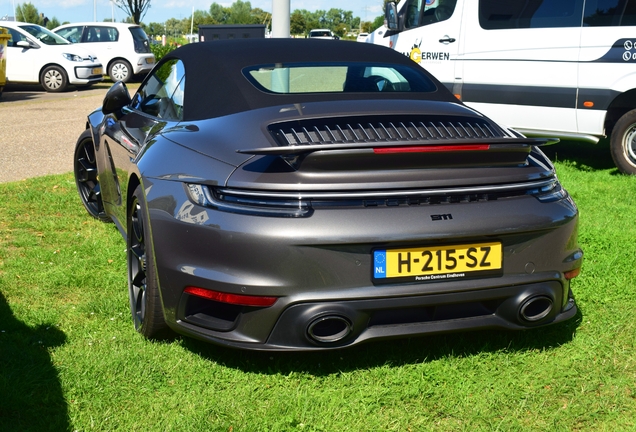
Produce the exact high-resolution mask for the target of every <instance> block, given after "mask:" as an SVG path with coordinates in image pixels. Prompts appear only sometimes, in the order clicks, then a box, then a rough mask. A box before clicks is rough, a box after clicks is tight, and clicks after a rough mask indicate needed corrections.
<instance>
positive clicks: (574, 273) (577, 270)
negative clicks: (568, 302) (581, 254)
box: [563, 267, 581, 280]
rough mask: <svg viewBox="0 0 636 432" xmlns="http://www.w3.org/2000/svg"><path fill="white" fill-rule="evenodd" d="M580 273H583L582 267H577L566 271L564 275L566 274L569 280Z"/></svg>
mask: <svg viewBox="0 0 636 432" xmlns="http://www.w3.org/2000/svg"><path fill="white" fill-rule="evenodd" d="M580 274H581V267H579V268H576V269H574V270H570V271H566V272H565V273H563V276H565V278H566V279H567V280H570V279H574V278H575V277H577V276H578V275H580Z"/></svg>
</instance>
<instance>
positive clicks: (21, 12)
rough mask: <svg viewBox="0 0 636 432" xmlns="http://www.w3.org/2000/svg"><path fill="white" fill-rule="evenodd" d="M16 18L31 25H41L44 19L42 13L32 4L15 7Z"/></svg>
mask: <svg viewBox="0 0 636 432" xmlns="http://www.w3.org/2000/svg"><path fill="white" fill-rule="evenodd" d="M15 17H16V19H17V20H18V21H22V22H26V23H31V24H41V23H42V19H41V17H40V13H39V12H38V9H37V8H36V7H35V6H33V4H31V3H30V2H28V3H23V4H21V5H20V4H19V5H17V6H16V7H15Z"/></svg>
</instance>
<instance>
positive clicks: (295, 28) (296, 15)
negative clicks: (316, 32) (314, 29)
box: [289, 10, 308, 35]
mask: <svg viewBox="0 0 636 432" xmlns="http://www.w3.org/2000/svg"><path fill="white" fill-rule="evenodd" d="M289 32H290V33H291V34H293V35H300V34H306V33H307V32H308V29H307V21H306V20H305V16H304V15H303V14H302V13H300V11H299V10H295V11H294V12H293V13H292V14H291V16H290V17H289Z"/></svg>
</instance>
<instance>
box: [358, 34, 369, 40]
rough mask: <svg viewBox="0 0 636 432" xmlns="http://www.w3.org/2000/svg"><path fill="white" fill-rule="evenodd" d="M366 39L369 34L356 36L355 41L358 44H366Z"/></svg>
mask: <svg viewBox="0 0 636 432" xmlns="http://www.w3.org/2000/svg"><path fill="white" fill-rule="evenodd" d="M367 37H369V33H360V34H358V37H357V38H356V40H357V41H358V42H366V41H367Z"/></svg>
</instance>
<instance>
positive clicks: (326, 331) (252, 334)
mask: <svg viewBox="0 0 636 432" xmlns="http://www.w3.org/2000/svg"><path fill="white" fill-rule="evenodd" d="M554 141H555V140H552V139H539V138H527V137H524V136H522V135H521V134H519V133H517V132H515V131H514V130H510V129H508V128H506V127H504V126H502V125H498V124H496V123H495V122H493V121H492V120H490V119H489V118H487V117H484V116H483V115H481V114H480V113H478V112H476V111H475V110H473V109H471V108H469V107H467V106H465V105H464V104H462V103H461V102H460V101H459V100H457V99H456V98H455V97H454V96H453V95H452V94H451V93H450V92H449V91H448V90H447V89H446V88H445V87H444V86H443V85H442V84H441V83H440V82H438V81H437V80H436V79H435V78H434V77H432V76H431V75H430V74H428V73H427V72H426V71H425V70H423V69H422V68H421V67H420V66H418V65H417V64H415V63H414V62H412V61H411V60H410V59H409V58H408V57H406V56H403V55H401V54H399V53H396V52H395V51H393V50H390V49H387V48H383V47H379V46H374V45H371V44H358V43H353V42H343V41H326V40H312V39H303V40H294V39H261V40H257V39H246V40H230V41H214V42H205V43H198V44H190V45H186V46H183V47H181V48H179V49H177V50H175V51H173V52H171V53H170V54H168V55H166V56H165V57H164V58H163V59H162V60H161V61H160V62H159V63H158V64H157V65H156V67H155V68H154V70H153V71H152V72H151V73H150V74H149V75H148V76H147V77H146V79H145V80H144V81H143V83H142V84H141V85H140V87H139V89H138V91H137V92H135V94H134V95H132V96H131V95H130V94H129V92H128V89H127V88H126V86H125V84H123V83H121V82H118V83H116V84H114V85H113V86H112V88H111V89H110V90H109V91H108V92H107V94H106V96H105V98H104V102H103V106H102V107H101V108H99V109H97V110H96V111H94V112H92V113H91V114H89V115H88V121H87V124H86V130H85V131H84V132H83V133H82V134H81V135H80V137H79V139H78V141H77V145H76V148H75V153H74V170H75V171H74V172H75V178H76V183H77V189H78V192H79V196H80V198H81V201H82V203H83V204H84V207H85V208H86V210H87V211H88V213H89V214H90V215H91V216H93V217H95V218H97V219H100V220H103V221H112V222H114V223H115V224H116V226H117V228H118V229H119V231H120V232H121V234H122V236H123V237H124V239H125V241H126V243H127V261H128V292H129V298H130V309H131V312H132V318H133V322H134V327H135V329H136V330H137V331H138V332H139V333H141V334H142V335H143V336H145V337H148V338H159V337H165V336H166V335H168V334H170V333H174V332H176V333H179V334H184V335H188V336H191V337H195V338H198V339H202V340H205V341H208V342H212V343H217V344H222V345H226V346H231V347H237V348H244V349H255V350H324V349H334V348H342V347H347V346H352V345H355V344H359V343H362V342H368V341H374V340H375V341H377V340H382V339H387V338H399V337H414V336H420V335H424V334H430V333H439V332H452V331H463V330H468V329H487V328H489V329H511V330H514V329H528V328H533V327H538V326H543V325H547V324H552V323H557V322H560V321H563V320H567V319H569V318H571V317H573V316H574V315H575V314H576V312H577V307H576V304H575V301H574V298H573V295H572V291H571V289H570V284H571V280H572V279H573V278H574V277H576V276H577V275H578V274H579V272H580V268H581V264H582V260H583V252H582V251H581V249H580V247H579V245H578V243H577V225H578V211H577V207H576V205H575V203H574V202H573V200H572V198H571V197H570V196H569V194H568V193H567V191H566V190H565V189H564V188H563V187H562V186H561V184H560V182H559V180H558V178H557V175H556V173H555V169H554V166H553V165H552V163H551V162H550V160H548V158H547V157H546V156H545V155H544V153H543V152H542V151H541V150H540V147H541V146H542V145H546V144H550V143H552V142H554Z"/></svg>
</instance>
